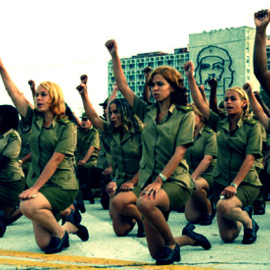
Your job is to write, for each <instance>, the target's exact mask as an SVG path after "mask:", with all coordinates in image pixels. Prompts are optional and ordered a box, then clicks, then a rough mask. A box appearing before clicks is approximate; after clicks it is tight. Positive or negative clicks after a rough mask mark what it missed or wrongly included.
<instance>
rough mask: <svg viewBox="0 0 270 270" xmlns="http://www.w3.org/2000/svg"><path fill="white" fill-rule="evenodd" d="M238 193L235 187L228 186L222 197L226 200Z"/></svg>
mask: <svg viewBox="0 0 270 270" xmlns="http://www.w3.org/2000/svg"><path fill="white" fill-rule="evenodd" d="M236 193H237V188H236V187H234V186H227V187H226V188H224V190H223V191H222V192H221V194H220V195H221V196H224V197H225V199H229V198H231V197H233V196H234V195H235V194H236Z"/></svg>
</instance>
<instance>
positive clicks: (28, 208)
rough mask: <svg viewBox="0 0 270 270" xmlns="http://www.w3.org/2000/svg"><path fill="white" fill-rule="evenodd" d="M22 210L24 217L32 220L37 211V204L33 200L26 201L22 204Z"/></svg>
mask: <svg viewBox="0 0 270 270" xmlns="http://www.w3.org/2000/svg"><path fill="white" fill-rule="evenodd" d="M20 209H21V212H22V213H23V215H25V216H26V217H28V218H30V217H31V216H32V215H33V214H34V213H35V212H36V210H37V208H36V206H35V204H34V203H33V202H32V201H31V200H25V201H22V202H21V203H20Z"/></svg>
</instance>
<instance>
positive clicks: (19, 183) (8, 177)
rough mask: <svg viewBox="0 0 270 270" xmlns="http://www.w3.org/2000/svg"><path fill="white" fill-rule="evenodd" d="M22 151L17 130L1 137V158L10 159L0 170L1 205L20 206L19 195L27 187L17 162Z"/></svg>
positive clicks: (12, 130)
mask: <svg viewBox="0 0 270 270" xmlns="http://www.w3.org/2000/svg"><path fill="white" fill-rule="evenodd" d="M20 151H21V138H20V136H19V134H18V132H17V131H16V130H14V129H10V130H9V131H7V132H6V133H4V134H2V135H1V136H0V156H5V157H8V158H9V159H10V161H9V162H8V163H7V164H6V166H5V167H3V168H0V204H1V205H5V206H8V207H16V206H17V205H18V203H19V198H18V195H19V194H20V193H21V192H22V191H23V190H24V186H25V179H24V174H23V171H22V168H21V166H20V165H19V163H18V161H17V158H18V155H19V153H20Z"/></svg>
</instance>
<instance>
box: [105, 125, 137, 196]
mask: <svg viewBox="0 0 270 270" xmlns="http://www.w3.org/2000/svg"><path fill="white" fill-rule="evenodd" d="M103 127H104V133H105V134H107V135H109V136H110V137H111V138H110V140H109V141H110V148H109V151H110V155H111V157H112V167H113V170H112V178H113V179H114V180H115V181H116V184H117V187H118V188H119V187H120V186H121V184H122V183H124V182H128V181H130V180H131V179H132V178H133V176H134V175H135V174H136V173H137V172H138V171H139V163H140V159H141V156H142V142H141V133H136V132H128V133H125V135H124V136H123V138H121V137H120V133H119V132H114V131H113V129H112V127H111V125H109V124H108V123H107V122H103ZM140 190H141V188H140V186H139V185H135V186H134V189H133V190H132V191H133V192H134V193H135V194H136V195H137V196H138V195H139V193H140Z"/></svg>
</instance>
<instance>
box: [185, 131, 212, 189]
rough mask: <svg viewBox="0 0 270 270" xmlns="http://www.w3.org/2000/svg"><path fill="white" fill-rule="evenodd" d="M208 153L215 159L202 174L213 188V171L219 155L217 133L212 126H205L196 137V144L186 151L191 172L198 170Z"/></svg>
mask: <svg viewBox="0 0 270 270" xmlns="http://www.w3.org/2000/svg"><path fill="white" fill-rule="evenodd" d="M206 155H209V156H212V157H213V160H212V161H211V163H210V165H209V166H208V168H207V169H206V170H205V171H204V172H203V173H202V174H201V175H200V176H201V177H202V178H204V179H205V180H206V181H207V182H208V184H209V187H210V189H211V188H212V186H213V178H212V172H213V169H214V166H215V163H216V157H217V138H216V133H215V132H214V131H213V130H212V129H211V128H210V127H208V126H203V127H202V128H201V130H200V131H199V132H198V135H197V136H196V138H194V144H193V145H192V146H190V147H189V148H188V149H187V151H186V155H185V157H186V160H187V163H188V165H189V173H190V174H192V173H193V172H194V171H195V170H196V168H197V167H198V166H199V164H200V162H201V161H202V160H203V158H204V157H205V156H206Z"/></svg>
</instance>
